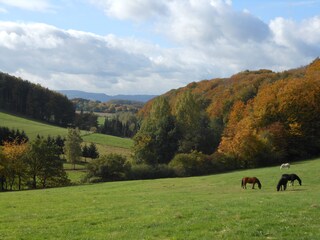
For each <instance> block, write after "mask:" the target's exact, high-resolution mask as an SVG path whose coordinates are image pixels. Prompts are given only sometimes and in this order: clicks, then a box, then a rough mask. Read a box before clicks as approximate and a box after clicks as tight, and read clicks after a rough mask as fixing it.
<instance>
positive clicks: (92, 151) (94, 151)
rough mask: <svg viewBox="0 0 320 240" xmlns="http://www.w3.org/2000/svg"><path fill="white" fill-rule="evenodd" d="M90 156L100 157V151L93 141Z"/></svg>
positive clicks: (89, 151) (89, 150)
mask: <svg viewBox="0 0 320 240" xmlns="http://www.w3.org/2000/svg"><path fill="white" fill-rule="evenodd" d="M88 157H90V158H92V159H95V158H98V157H99V152H98V149H97V146H96V145H95V144H94V143H91V144H90V146H89V148H88Z"/></svg>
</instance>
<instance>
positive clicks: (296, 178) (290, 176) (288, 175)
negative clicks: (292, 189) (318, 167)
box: [282, 173, 302, 186]
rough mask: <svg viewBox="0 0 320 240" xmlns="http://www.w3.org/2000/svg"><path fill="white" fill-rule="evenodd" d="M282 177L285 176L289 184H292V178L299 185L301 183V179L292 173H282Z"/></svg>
mask: <svg viewBox="0 0 320 240" xmlns="http://www.w3.org/2000/svg"><path fill="white" fill-rule="evenodd" d="M282 177H283V178H287V179H288V181H290V182H291V185H292V186H293V183H294V180H297V181H298V182H299V185H300V186H301V184H302V181H301V179H300V178H299V177H298V175H297V174H294V173H292V174H282Z"/></svg>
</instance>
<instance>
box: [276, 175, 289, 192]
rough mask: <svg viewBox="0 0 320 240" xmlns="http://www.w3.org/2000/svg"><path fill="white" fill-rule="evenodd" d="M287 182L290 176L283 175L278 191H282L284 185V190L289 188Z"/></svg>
mask: <svg viewBox="0 0 320 240" xmlns="http://www.w3.org/2000/svg"><path fill="white" fill-rule="evenodd" d="M287 183H288V178H286V177H281V178H280V180H279V182H278V185H277V191H279V190H281V191H282V187H283V191H285V190H286V189H287Z"/></svg>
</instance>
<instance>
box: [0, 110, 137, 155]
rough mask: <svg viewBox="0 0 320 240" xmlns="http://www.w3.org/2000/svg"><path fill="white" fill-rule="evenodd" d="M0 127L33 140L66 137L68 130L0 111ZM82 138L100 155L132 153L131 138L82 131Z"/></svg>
mask: <svg viewBox="0 0 320 240" xmlns="http://www.w3.org/2000/svg"><path fill="white" fill-rule="evenodd" d="M0 126H3V127H8V128H10V129H19V130H24V131H25V133H26V134H27V136H28V137H29V138H30V139H31V140H32V139H35V138H36V136H37V135H38V134H39V135H40V136H44V137H46V136H48V135H50V136H57V135H60V136H62V137H63V136H66V134H67V129H66V128H62V127H56V126H53V125H49V124H46V123H43V122H38V121H35V120H31V119H26V118H22V117H18V116H15V115H12V114H7V113H4V112H1V111H0ZM81 134H82V138H83V140H84V141H85V142H93V143H96V144H97V147H98V150H99V152H100V153H102V154H105V153H110V152H114V153H122V154H124V155H127V156H129V155H130V153H131V150H130V148H131V146H132V143H133V142H132V140H131V139H129V138H120V137H115V136H110V135H105V134H99V133H89V132H86V131H81Z"/></svg>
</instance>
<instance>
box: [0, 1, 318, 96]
mask: <svg viewBox="0 0 320 240" xmlns="http://www.w3.org/2000/svg"><path fill="white" fill-rule="evenodd" d="M319 55H320V0H296V1H295V0H0V71H2V72H6V73H9V74H12V75H14V76H18V77H21V78H23V79H26V80H29V81H31V82H34V83H40V84H41V85H42V86H44V87H48V88H50V89H53V90H71V89H72V90H82V91H87V92H99V93H106V94H109V95H116V94H162V93H165V92H167V91H168V90H170V89H172V88H178V87H182V86H185V85H186V84H188V83H189V82H192V81H199V80H203V79H212V78H217V77H229V76H231V75H232V74H235V73H237V72H239V71H243V70H247V69H249V70H255V69H261V68H264V69H272V70H274V71H283V70H285V69H290V68H295V67H300V66H303V65H306V64H309V63H310V62H311V61H312V60H313V59H315V58H316V57H318V56H319Z"/></svg>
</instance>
